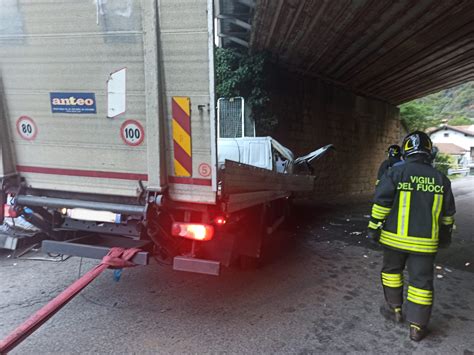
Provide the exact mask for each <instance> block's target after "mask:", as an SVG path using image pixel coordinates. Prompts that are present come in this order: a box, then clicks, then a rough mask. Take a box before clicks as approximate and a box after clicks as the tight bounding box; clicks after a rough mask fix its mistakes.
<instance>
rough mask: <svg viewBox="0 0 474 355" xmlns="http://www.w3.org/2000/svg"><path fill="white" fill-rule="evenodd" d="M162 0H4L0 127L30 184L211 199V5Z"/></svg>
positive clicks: (202, 1) (0, 36)
mask: <svg viewBox="0 0 474 355" xmlns="http://www.w3.org/2000/svg"><path fill="white" fill-rule="evenodd" d="M157 3H158V2H156V1H149V0H146V1H101V0H96V1H86V0H83V1H72V0H67V1H46V0H38V1H6V2H5V1H3V2H1V3H0V6H1V9H0V10H1V11H0V23H1V25H0V80H1V81H0V84H1V89H2V90H1V91H0V93H1V95H2V96H3V97H2V100H3V101H4V102H5V105H4V106H5V107H4V108H3V110H4V121H5V122H3V124H2V125H3V126H6V129H8V132H9V141H10V142H11V143H12V147H13V150H14V155H15V158H14V160H15V166H16V170H17V172H18V173H20V174H21V175H22V176H23V177H25V178H26V181H27V184H28V185H29V186H31V187H33V188H37V189H47V190H59V191H71V192H84V193H96V194H106V195H122V196H136V195H137V194H138V193H139V190H140V185H141V184H140V182H142V184H143V185H144V186H146V187H147V188H148V189H150V190H155V191H160V190H161V189H162V188H163V187H164V186H165V185H167V184H169V185H170V189H169V191H170V194H171V195H172V197H173V198H175V199H176V200H183V201H193V202H203V203H212V202H214V201H215V190H216V182H215V135H214V123H213V117H214V103H213V94H212V92H213V90H212V85H213V78H212V72H213V70H212V69H211V68H212V26H211V27H209V24H212V5H210V4H211V1H207V0H198V1H196V0H163V1H160V2H159V4H160V5H159V8H158V5H157ZM183 111H184V113H185V115H186V114H187V115H188V116H189V117H188V119H189V122H188V124H189V127H184V128H185V129H187V130H188V134H189V142H188V143H189V144H188V146H187V147H188V148H189V149H188V151H187V153H188V154H189V155H190V156H191V157H192V159H190V160H189V162H187V163H188V164H190V165H186V167H185V169H184V171H183V169H182V167H180V166H179V165H177V164H175V161H176V160H179V159H180V158H182V154H181V153H182V152H181V151H178V149H177V146H176V142H177V143H183V141H182V139H183V135H182V133H183V132H180V131H179V129H180V128H183V127H180V126H179V125H178V126H177V125H176V122H178V123H180V121H179V120H180V119H183V117H182V114H183ZM181 124H182V125H183V123H182V122H181ZM185 138H186V137H185ZM184 143H185V144H186V141H185V142H184ZM2 145H4V146H5V142H3V143H2ZM181 145H183V144H181ZM178 146H179V144H178ZM178 148H179V147H178ZM180 154H181V155H180Z"/></svg>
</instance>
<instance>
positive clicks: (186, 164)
mask: <svg viewBox="0 0 474 355" xmlns="http://www.w3.org/2000/svg"><path fill="white" fill-rule="evenodd" d="M173 147H174V157H175V159H176V160H177V161H179V163H180V164H181V165H182V166H183V168H185V169H186V170H187V171H188V173H190V174H191V171H193V160H192V158H191V157H190V156H189V155H188V154H187V153H186V152H185V151H184V149H183V148H181V146H180V145H179V144H178V143H176V142H175V141H173Z"/></svg>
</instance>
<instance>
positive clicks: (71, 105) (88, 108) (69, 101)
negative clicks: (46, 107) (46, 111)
mask: <svg viewBox="0 0 474 355" xmlns="http://www.w3.org/2000/svg"><path fill="white" fill-rule="evenodd" d="M49 97H50V100H51V112H52V113H96V102H95V94H94V93H89V92H51V93H50V94H49Z"/></svg>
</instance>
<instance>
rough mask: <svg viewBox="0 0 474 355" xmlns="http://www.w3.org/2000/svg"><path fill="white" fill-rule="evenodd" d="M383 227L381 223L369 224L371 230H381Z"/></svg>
mask: <svg viewBox="0 0 474 355" xmlns="http://www.w3.org/2000/svg"><path fill="white" fill-rule="evenodd" d="M381 225H382V223H380V222H379V223H374V222H372V221H370V222H369V228H371V229H379V228H380V226H381Z"/></svg>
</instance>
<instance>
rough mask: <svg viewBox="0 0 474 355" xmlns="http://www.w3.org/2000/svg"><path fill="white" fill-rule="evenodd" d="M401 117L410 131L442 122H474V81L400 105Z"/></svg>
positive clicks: (450, 123) (461, 123)
mask: <svg viewBox="0 0 474 355" xmlns="http://www.w3.org/2000/svg"><path fill="white" fill-rule="evenodd" d="M400 117H401V119H402V121H404V123H405V124H406V126H407V128H408V129H409V130H410V131H412V130H415V129H421V130H425V129H426V128H428V127H433V126H437V125H438V124H440V123H442V122H443V123H444V122H446V123H447V124H449V125H452V126H455V125H469V124H474V82H472V81H471V82H468V83H465V84H462V85H459V86H456V87H453V88H450V89H447V90H443V91H440V92H438V93H435V94H432V95H428V96H426V97H423V98H421V99H417V100H414V101H410V102H407V103H405V104H403V105H400Z"/></svg>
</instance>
